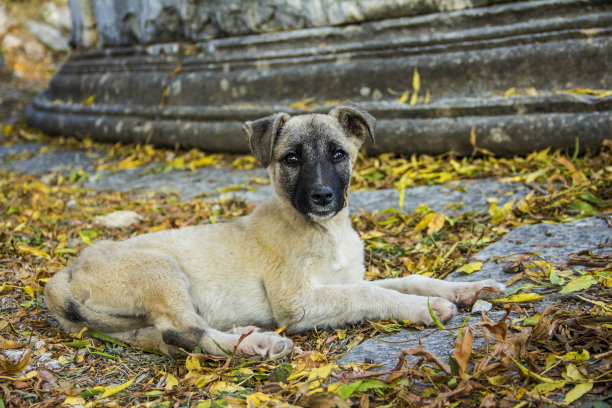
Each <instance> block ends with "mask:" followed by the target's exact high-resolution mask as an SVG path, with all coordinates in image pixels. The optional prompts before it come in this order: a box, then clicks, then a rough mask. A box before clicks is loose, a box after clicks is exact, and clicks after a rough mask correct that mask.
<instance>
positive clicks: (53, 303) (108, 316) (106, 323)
mask: <svg viewBox="0 0 612 408" xmlns="http://www.w3.org/2000/svg"><path fill="white" fill-rule="evenodd" d="M74 268H75V266H74V263H72V264H70V265H68V266H67V267H66V268H64V269H62V270H61V271H59V272H57V273H56V274H55V275H54V276H53V277H52V278H51V279H50V280H49V282H47V284H46V286H45V304H46V305H47V307H48V308H49V310H50V311H51V312H53V314H55V317H56V318H57V320H58V321H59V322H60V324H61V325H62V327H63V328H64V330H66V331H67V332H70V333H75V332H78V331H79V330H81V329H82V328H83V327H88V328H90V329H92V330H96V331H100V332H104V333H115V332H122V331H127V330H134V329H138V328H140V327H144V326H146V323H145V322H144V320H143V316H132V315H129V316H128V315H118V314H113V313H111V312H107V311H102V310H98V308H95V307H94V306H91V305H87V304H85V303H83V302H79V301H78V300H77V299H76V298H75V296H74V295H73V294H72V292H71V280H72V274H73V271H74Z"/></svg>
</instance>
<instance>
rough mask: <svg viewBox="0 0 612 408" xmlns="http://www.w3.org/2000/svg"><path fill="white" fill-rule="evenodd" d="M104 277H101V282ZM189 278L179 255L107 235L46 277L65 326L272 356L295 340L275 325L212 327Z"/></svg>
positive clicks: (151, 342) (160, 343)
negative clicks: (270, 329)
mask: <svg viewBox="0 0 612 408" xmlns="http://www.w3.org/2000/svg"><path fill="white" fill-rule="evenodd" d="M100 281H104V284H103V285H100V284H99V283H100ZM191 292H192V288H191V287H190V281H189V279H188V278H187V276H186V275H185V273H184V272H183V270H182V269H181V266H180V264H179V263H178V262H177V261H176V259H175V258H173V257H172V256H169V255H167V254H164V253H162V252H159V251H155V250H148V249H142V248H127V250H126V248H125V247H124V246H122V245H117V244H115V243H112V242H102V243H98V244H96V245H95V246H92V247H90V248H88V249H87V250H86V251H84V252H83V254H81V256H80V257H79V258H78V259H76V260H75V261H74V262H73V263H72V264H71V265H70V266H68V267H67V268H65V269H63V270H62V271H60V272H58V273H57V274H56V275H55V276H54V277H53V278H52V279H51V280H50V281H49V282H48V284H47V288H46V290H45V294H46V299H47V304H48V306H49V308H50V309H51V310H52V311H53V312H54V313H55V314H56V316H57V318H58V320H59V321H60V323H61V324H62V326H63V327H64V328H65V329H67V330H68V331H73V332H74V331H78V330H79V329H80V328H82V327H85V326H86V327H89V328H91V329H93V330H96V331H99V332H101V333H105V334H108V335H113V336H115V337H118V338H119V339H121V340H123V341H126V342H128V343H130V344H132V345H136V346H140V347H143V348H152V349H157V350H160V351H162V352H164V353H166V354H172V353H173V352H174V351H175V350H176V349H177V348H182V349H184V350H187V351H192V350H193V349H195V348H196V347H197V346H198V345H199V346H201V348H202V350H203V351H204V352H205V353H208V354H211V355H216V356H224V355H227V354H228V353H230V354H231V353H233V352H234V349H235V348H236V346H238V348H237V350H236V351H237V352H238V354H247V355H248V356H253V357H255V358H275V357H278V356H281V355H284V354H286V353H288V352H289V351H290V350H291V348H292V343H291V340H288V339H284V338H283V337H281V336H279V335H277V334H275V333H260V332H253V333H251V334H249V335H246V336H245V337H243V338H241V337H242V336H244V335H243V334H240V333H224V332H221V331H218V330H216V329H214V328H212V327H210V326H209V325H208V324H207V322H206V321H205V320H204V318H203V317H202V316H200V315H199V314H198V312H197V311H196V308H195V306H194V303H193V301H192V295H191Z"/></svg>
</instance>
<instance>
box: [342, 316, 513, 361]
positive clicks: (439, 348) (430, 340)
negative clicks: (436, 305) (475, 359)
mask: <svg viewBox="0 0 612 408" xmlns="http://www.w3.org/2000/svg"><path fill="white" fill-rule="evenodd" d="M505 314H506V312H500V311H497V312H491V313H488V314H487V316H488V317H489V318H491V320H493V321H497V320H499V319H500V318H502V317H503V316H504V315H505ZM467 317H468V316H467V315H466V314H458V315H457V316H455V317H453V318H452V319H451V320H450V321H448V322H447V323H445V326H446V327H460V326H461V325H462V324H463V321H464V320H465V319H466V318H467ZM481 320H482V318H481V317H480V315H474V316H470V319H469V321H468V323H469V324H471V323H476V322H479V321H481ZM457 332H458V330H438V329H437V328H430V329H425V330H423V331H418V330H402V331H401V332H399V333H395V334H391V335H384V336H379V337H377V338H373V339H368V340H366V341H364V342H363V343H361V344H359V345H358V346H356V347H354V348H352V349H351V350H350V351H349V352H348V353H346V354H345V355H344V356H342V357H341V358H339V359H338V364H348V363H363V362H366V363H370V364H381V365H382V366H381V367H378V368H376V369H377V370H386V369H390V368H393V367H395V365H396V364H397V362H398V359H397V357H398V356H399V355H400V353H401V352H402V350H404V349H407V348H418V347H419V340H420V341H421V344H423V348H424V349H425V350H428V351H433V352H434V353H435V354H436V355H437V356H438V357H440V358H441V359H442V360H443V361H445V360H447V359H446V357H448V356H449V355H452V353H453V349H454V344H455V339H456V338H457ZM483 342H484V340H483V338H482V337H475V338H474V346H475V347H478V346H481V345H482V344H483ZM407 360H408V361H411V362H414V361H416V360H417V357H414V356H409V357H407ZM446 362H448V361H446Z"/></svg>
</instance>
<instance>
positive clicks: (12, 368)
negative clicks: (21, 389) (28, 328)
mask: <svg viewBox="0 0 612 408" xmlns="http://www.w3.org/2000/svg"><path fill="white" fill-rule="evenodd" d="M30 355H31V351H30V350H29V349H28V350H26V352H25V353H24V354H23V355H22V356H21V357H20V358H19V360H17V362H15V363H13V362H12V361H11V360H10V359H8V358H6V357H3V356H0V372H5V373H9V374H18V373H20V372H22V371H23V370H25V368H26V367H27V366H28V364H29V363H30Z"/></svg>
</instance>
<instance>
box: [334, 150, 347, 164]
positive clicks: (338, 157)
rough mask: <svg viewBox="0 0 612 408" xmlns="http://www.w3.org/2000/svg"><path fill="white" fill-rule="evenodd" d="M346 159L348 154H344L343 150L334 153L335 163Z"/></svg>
mask: <svg viewBox="0 0 612 408" xmlns="http://www.w3.org/2000/svg"><path fill="white" fill-rule="evenodd" d="M345 157H346V153H344V152H343V151H342V150H336V151H335V152H334V160H335V161H340V160H342V159H344V158H345Z"/></svg>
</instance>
